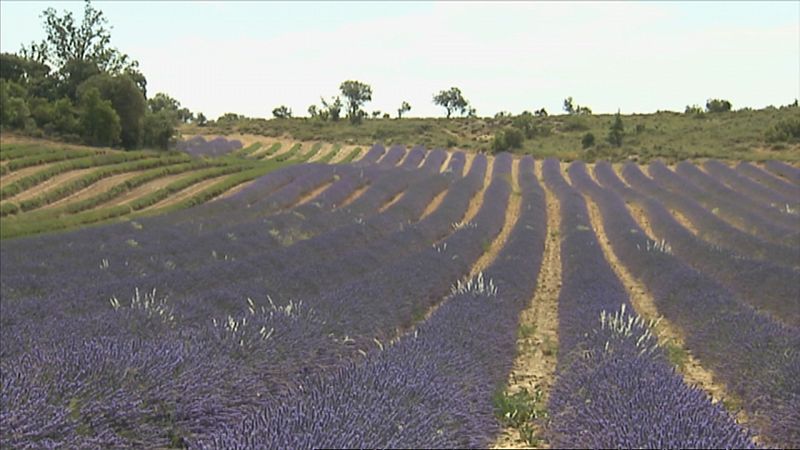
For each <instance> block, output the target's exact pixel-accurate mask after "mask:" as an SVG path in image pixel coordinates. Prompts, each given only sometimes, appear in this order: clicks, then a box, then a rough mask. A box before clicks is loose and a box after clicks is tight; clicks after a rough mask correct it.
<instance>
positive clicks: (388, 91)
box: [0, 0, 800, 118]
mask: <svg viewBox="0 0 800 450" xmlns="http://www.w3.org/2000/svg"><path fill="white" fill-rule="evenodd" d="M48 6H53V7H55V8H56V9H57V10H59V11H61V10H63V9H69V10H72V11H75V13H76V15H77V17H82V10H83V5H82V3H81V2H66V1H55V2H27V1H26V2H15V1H8V0H3V1H2V2H0V50H2V51H4V52H16V51H18V50H19V48H20V45H21V44H22V43H29V42H30V41H32V40H36V41H39V40H41V39H42V38H43V37H44V33H43V31H42V26H41V19H40V18H39V14H40V12H41V11H42V10H43V9H45V8H46V7H48ZM95 6H96V7H97V8H99V9H101V10H103V12H104V13H105V15H106V17H107V18H108V19H109V22H110V24H111V25H112V26H113V31H112V45H113V46H115V47H117V48H119V49H120V50H121V51H123V52H125V53H127V54H129V55H130V56H131V57H133V58H134V59H137V60H138V61H139V63H140V68H141V70H142V72H143V73H144V74H145V76H146V77H147V80H148V92H149V93H150V94H151V95H152V94H153V93H155V92H167V93H169V94H170V95H172V96H173V97H175V98H177V99H178V100H180V101H181V102H182V104H183V105H184V106H186V107H188V108H190V109H191V110H193V111H201V112H203V113H205V114H206V115H207V116H208V117H209V118H216V117H218V116H219V115H221V114H222V113H225V112H237V113H240V114H245V115H248V116H255V117H270V116H271V111H272V109H273V108H274V107H276V106H278V105H281V104H284V105H287V106H288V107H290V108H292V110H293V111H294V113H295V115H305V114H306V109H307V108H308V106H309V105H310V104H312V103H317V104H319V98H320V96H321V95H322V96H325V97H328V98H329V97H330V96H332V95H335V94H337V93H338V86H339V84H340V83H341V82H342V81H344V80H347V79H356V80H360V81H363V82H366V83H368V84H370V85H371V86H372V89H373V96H372V98H373V101H372V102H370V103H368V104H367V105H366V109H367V110H368V111H373V110H382V111H384V112H391V113H392V114H393V115H394V114H396V110H397V108H398V107H399V105H400V103H401V102H402V101H403V100H406V101H408V102H409V103H410V104H411V107H412V110H411V113H410V114H409V115H410V116H441V115H443V113H444V110H443V109H442V108H440V107H437V106H435V105H433V103H432V97H433V94H434V93H436V92H438V91H439V90H442V89H446V88H448V87H450V86H458V87H460V88H461V90H462V92H463V93H464V95H465V97H466V98H467V99H468V100H469V101H470V102H471V103H472V104H473V106H475V108H477V111H478V114H479V115H482V116H487V115H494V114H495V113H496V112H498V111H510V112H513V113H519V112H521V111H523V110H526V109H527V110H531V111H533V110H535V109H538V108H541V107H545V108H547V110H548V111H549V112H551V113H554V112H560V111H561V106H562V102H563V99H564V98H565V97H567V96H572V97H574V99H575V102H576V103H577V104H580V105H586V106H589V107H591V108H592V109H593V110H594V112H595V113H600V112H615V111H616V110H617V109H618V108H619V109H620V110H621V111H622V112H623V113H632V112H653V111H656V110H659V109H665V110H679V111H683V109H684V107H685V106H686V105H687V104H695V103H697V104H701V105H702V104H704V103H705V100H706V99H707V98H710V97H715V98H716V97H718V98H725V99H728V100H730V101H731V102H732V103H733V105H734V108H740V107H744V106H750V107H754V108H761V107H764V106H766V105H770V104H774V105H782V104H786V103H789V102H791V101H793V100H794V99H795V98H797V97H800V2H796V1H785V2H775V3H768V2H753V3H747V2H709V3H699V2H642V3H630V2H611V3H601V2H578V3H566V2H555V3H545V2H509V3H498V2H491V3H488V2H487V3H478V2H439V3H423V2H407V3H401V2H388V1H384V2H374V3H367V2H360V1H359V2H340V3H335V2H319V3H318V2H295V3H282V2H254V1H249V2H225V3H215V2H188V1H186V2H145V1H135V2H121V1H114V2H96V3H95Z"/></svg>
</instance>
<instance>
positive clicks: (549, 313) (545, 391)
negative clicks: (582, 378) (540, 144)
mask: <svg viewBox="0 0 800 450" xmlns="http://www.w3.org/2000/svg"><path fill="white" fill-rule="evenodd" d="M536 176H537V178H538V179H539V183H540V184H541V185H542V188H543V189H544V191H545V198H546V202H547V238H546V240H545V246H544V255H543V258H542V267H541V269H540V271H539V275H538V278H537V282H536V291H535V292H534V294H533V297H532V298H531V301H530V303H529V304H528V307H527V308H526V309H525V310H523V311H522V314H521V315H520V321H519V328H518V330H519V333H518V334H517V358H516V360H515V361H514V368H513V369H512V370H511V373H510V374H509V378H508V387H507V389H506V392H507V393H508V394H511V395H513V394H515V393H517V392H519V391H520V390H522V389H527V390H528V392H530V393H535V392H541V397H540V398H539V402H540V403H541V405H543V406H545V407H546V405H547V403H548V401H549V397H550V390H551V389H552V386H553V382H554V381H555V370H556V362H557V349H558V296H559V293H560V292H561V237H560V233H559V228H560V226H561V209H560V206H559V203H558V200H557V199H556V197H555V195H553V193H552V192H550V191H549V190H548V189H547V188H546V187H545V185H544V180H543V178H542V168H541V164H536ZM531 425H532V427H533V430H534V436H535V437H536V438H537V443H536V445H535V446H529V445H528V443H527V442H525V441H524V440H523V439H520V435H519V431H518V430H517V429H515V428H511V427H506V428H504V429H503V430H502V431H501V433H500V435H499V436H498V437H497V440H496V441H495V443H494V446H493V448H548V447H549V445H548V443H547V441H546V440H544V427H543V425H542V424H541V423H540V422H533V423H532V424H531Z"/></svg>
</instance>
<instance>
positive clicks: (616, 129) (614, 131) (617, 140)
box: [608, 110, 625, 147]
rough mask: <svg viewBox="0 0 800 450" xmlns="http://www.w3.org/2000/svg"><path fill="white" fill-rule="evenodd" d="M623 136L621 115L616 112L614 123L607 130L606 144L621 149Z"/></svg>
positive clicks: (623, 126)
mask: <svg viewBox="0 0 800 450" xmlns="http://www.w3.org/2000/svg"><path fill="white" fill-rule="evenodd" d="M624 135H625V125H624V124H623V123H622V115H621V114H620V113H619V110H617V113H616V114H615V115H614V122H612V123H611V127H610V128H609V129H608V143H609V144H611V145H613V146H614V147H622V137H623V136H624Z"/></svg>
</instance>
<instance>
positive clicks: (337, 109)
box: [320, 95, 343, 122]
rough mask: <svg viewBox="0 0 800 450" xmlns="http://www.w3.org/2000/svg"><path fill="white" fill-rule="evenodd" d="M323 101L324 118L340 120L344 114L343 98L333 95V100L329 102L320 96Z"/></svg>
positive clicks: (322, 114)
mask: <svg viewBox="0 0 800 450" xmlns="http://www.w3.org/2000/svg"><path fill="white" fill-rule="evenodd" d="M320 100H321V101H322V108H323V110H324V112H322V113H321V114H320V115H321V116H322V118H323V119H324V120H328V119H330V120H332V121H334V122H338V121H339V119H340V118H341V115H342V106H343V105H342V99H341V98H339V96H338V95H337V96H336V97H331V102H330V103H328V102H326V101H325V99H324V98H322V97H320Z"/></svg>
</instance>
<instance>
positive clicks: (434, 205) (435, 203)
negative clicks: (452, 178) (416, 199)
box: [419, 185, 452, 220]
mask: <svg viewBox="0 0 800 450" xmlns="http://www.w3.org/2000/svg"><path fill="white" fill-rule="evenodd" d="M451 186H452V185H451ZM449 190H450V187H448V188H447V189H445V190H443V191H442V192H440V193H438V194H436V197H434V198H433V200H431V202H430V203H428V206H426V207H425V211H423V212H422V215H421V216H420V217H419V220H422V219H424V218H426V217H428V216H430V215H431V214H433V212H434V211H436V210H437V209H439V207H440V206H441V205H442V202H443V201H444V198H445V197H446V196H447V192H448V191H449Z"/></svg>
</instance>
